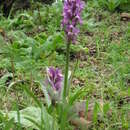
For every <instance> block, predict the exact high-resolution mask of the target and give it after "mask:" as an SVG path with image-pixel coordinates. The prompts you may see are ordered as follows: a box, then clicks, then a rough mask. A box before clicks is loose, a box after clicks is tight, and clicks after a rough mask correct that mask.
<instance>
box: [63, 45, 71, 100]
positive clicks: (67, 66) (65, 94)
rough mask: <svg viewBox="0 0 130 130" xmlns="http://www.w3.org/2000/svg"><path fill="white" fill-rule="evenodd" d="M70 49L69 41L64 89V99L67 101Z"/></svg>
mask: <svg viewBox="0 0 130 130" xmlns="http://www.w3.org/2000/svg"><path fill="white" fill-rule="evenodd" d="M69 51H70V44H69V43H67V47H66V66H65V76H64V77H65V78H64V91H63V101H65V99H66V96H67V90H68V71H69V55H70V54H69V53H70V52H69Z"/></svg>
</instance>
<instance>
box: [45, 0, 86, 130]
mask: <svg viewBox="0 0 130 130" xmlns="http://www.w3.org/2000/svg"><path fill="white" fill-rule="evenodd" d="M83 8H84V2H83V1H81V0H65V1H64V9H63V20H62V23H61V26H62V28H63V30H64V32H65V35H66V65H65V75H64V76H63V75H62V72H61V70H60V69H58V68H54V67H49V68H47V76H46V81H45V84H46V86H48V87H47V92H48V95H49V98H50V99H51V102H53V101H55V102H56V101H58V105H59V106H60V107H59V108H60V112H59V117H60V124H61V129H62V130H63V128H65V122H66V119H67V117H68V114H67V113H69V112H70V111H69V109H68V108H71V107H69V103H68V94H69V88H70V87H69V86H70V85H69V77H70V73H69V55H70V54H69V53H70V45H71V44H75V43H76V39H77V36H78V33H79V28H78V27H77V25H78V24H82V19H81V12H82V10H83ZM63 115H64V116H63Z"/></svg>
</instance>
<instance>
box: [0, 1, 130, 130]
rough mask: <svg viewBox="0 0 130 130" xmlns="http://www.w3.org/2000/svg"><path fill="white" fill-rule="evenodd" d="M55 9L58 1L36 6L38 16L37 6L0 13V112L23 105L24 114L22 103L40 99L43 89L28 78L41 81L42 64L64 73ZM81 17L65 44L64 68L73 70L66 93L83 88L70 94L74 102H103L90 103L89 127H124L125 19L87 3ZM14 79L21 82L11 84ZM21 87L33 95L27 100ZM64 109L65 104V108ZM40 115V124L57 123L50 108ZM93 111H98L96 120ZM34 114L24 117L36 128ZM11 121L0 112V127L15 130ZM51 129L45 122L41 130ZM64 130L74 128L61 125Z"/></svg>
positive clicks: (128, 55) (128, 75) (129, 48)
mask: <svg viewBox="0 0 130 130" xmlns="http://www.w3.org/2000/svg"><path fill="white" fill-rule="evenodd" d="M61 11H62V4H61V3H59V4H58V5H53V6H47V7H45V6H41V8H40V16H39V15H38V11H37V10H34V11H32V10H28V11H23V12H22V11H20V12H16V14H15V15H13V18H8V19H5V18H3V17H1V16H0V34H1V35H0V110H2V111H4V112H8V111H15V110H16V111H17V113H15V116H19V111H21V110H23V111H24V109H25V112H26V108H27V107H29V106H37V102H38V101H36V100H37V99H38V100H40V101H42V102H43V103H45V100H44V96H43V92H42V91H41V89H40V87H39V85H38V84H37V83H35V82H34V81H36V80H37V79H42V80H43V79H44V77H45V75H46V74H45V73H46V72H45V68H46V66H58V67H59V68H62V70H63V72H64V65H65V43H64V33H63V31H62V30H61V28H60V21H61V18H62V17H61ZM82 17H83V25H82V26H81V31H80V35H79V37H78V41H77V44H76V45H73V46H71V53H70V56H71V61H70V70H71V71H73V70H74V68H76V70H75V73H74V75H73V80H72V85H71V90H70V95H69V96H70V97H72V96H73V95H74V94H75V93H76V92H78V91H80V89H81V90H82V89H83V91H84V92H82V93H81V94H80V95H79V96H78V97H76V101H81V100H90V99H91V100H92V102H95V101H97V102H98V100H99V99H102V100H103V103H104V107H103V108H100V107H101V106H100V105H101V104H100V105H99V106H98V105H96V104H95V107H94V114H93V122H92V125H91V127H90V128H89V129H90V130H119V129H122V130H128V129H129V128H130V126H129V124H130V112H129V110H130V105H129V99H130V89H129V87H130V64H129V61H130V44H129V42H130V41H129V38H130V27H129V23H128V22H127V21H121V19H120V13H117V12H113V13H111V12H109V11H106V10H103V9H102V8H101V7H98V6H97V4H95V3H93V4H92V3H91V2H88V4H87V5H86V7H85V9H84V12H83V16H82ZM40 19H41V21H39V20H40ZM79 55H80V56H79ZM76 57H78V58H76ZM77 60H78V61H77ZM76 64H77V66H76ZM18 80H21V81H23V82H22V83H21V84H19V83H18V84H15V85H13V86H12V85H11V83H12V82H14V81H18ZM24 81H25V82H26V83H24ZM24 85H25V86H26V87H28V88H29V90H31V92H32V93H34V95H35V97H33V96H32V95H31V97H33V98H30V96H29V95H30V94H28V91H26V90H25V89H23V87H24ZM9 87H10V88H9ZM15 104H17V105H15ZM97 104H98V103H97ZM67 107H68V106H67ZM34 109H35V108H34ZM68 109H69V107H68V108H66V109H65V110H66V111H67V110H68ZM107 109H109V110H110V114H106V113H107ZM39 111H40V110H38V112H39ZM105 111H106V113H105ZM0 113H1V112H0ZM21 113H22V112H21ZM23 113H24V112H23ZM43 113H44V114H45V113H46V117H45V116H44V117H42V118H43V122H44V123H43V124H45V118H47V117H48V120H49V119H50V120H51V123H54V124H55V125H54V126H55V127H57V124H58V123H59V118H60V117H59V113H60V112H59V111H57V109H56V108H49V109H48V108H47V112H46V110H44V109H43ZM97 113H100V118H99V117H98V115H97ZM60 114H61V113H60ZM32 115H33V114H32ZM32 115H31V116H32ZM50 115H51V116H50ZM35 116H36V115H35V114H34V117H35ZM34 117H33V118H32V117H28V118H30V119H29V121H31V122H33V124H35V127H36V126H39V124H36V122H34V119H35V118H34ZM98 118H99V119H98ZM54 120H55V122H53V121H54ZM12 122H13V121H12V120H11V119H10V120H9V121H8V117H6V116H4V115H2V114H0V129H2V130H7V129H8V128H7V126H10V125H12V126H11V127H10V128H13V129H18V130H20V129H21V127H19V126H20V125H19V122H20V121H18V122H17V125H14V124H13V123H12ZM26 123H27V124H28V122H26ZM9 124H10V125H9ZM40 125H41V124H40ZM58 125H59V124H58ZM27 126H28V125H27ZM27 126H24V125H23V126H22V127H24V128H22V129H29V128H27ZM40 127H41V129H43V128H42V126H40ZM52 127H53V126H51V127H50V126H49V124H46V126H44V129H45V130H49V129H50V130H51V129H54V130H55V128H52ZM65 129H66V130H71V129H72V130H73V129H74V128H73V126H72V125H70V124H67V125H66V128H65ZM30 130H31V128H30Z"/></svg>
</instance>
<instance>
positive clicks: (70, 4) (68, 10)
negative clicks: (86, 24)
mask: <svg viewBox="0 0 130 130" xmlns="http://www.w3.org/2000/svg"><path fill="white" fill-rule="evenodd" d="M83 8H84V2H83V1H81V0H65V1H64V10H63V20H62V27H63V28H64V31H65V33H66V36H67V40H68V41H72V43H75V41H76V38H77V35H78V33H79V29H77V27H76V26H77V24H82V19H81V17H80V15H81V12H82V10H83Z"/></svg>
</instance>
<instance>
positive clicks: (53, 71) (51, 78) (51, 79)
mask: <svg viewBox="0 0 130 130" xmlns="http://www.w3.org/2000/svg"><path fill="white" fill-rule="evenodd" d="M47 76H48V77H47V83H48V84H50V85H51V87H52V88H53V89H54V90H56V91H60V90H61V87H62V81H63V75H62V73H61V70H60V69H58V68H53V67H50V68H47Z"/></svg>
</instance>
